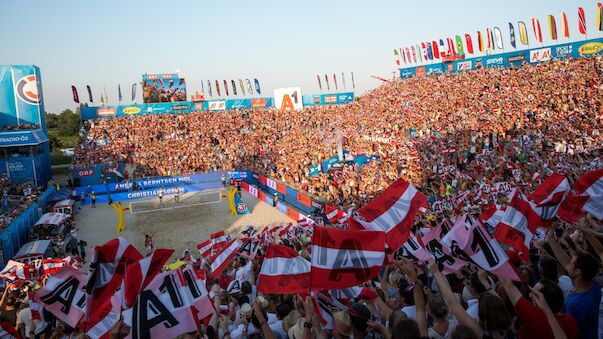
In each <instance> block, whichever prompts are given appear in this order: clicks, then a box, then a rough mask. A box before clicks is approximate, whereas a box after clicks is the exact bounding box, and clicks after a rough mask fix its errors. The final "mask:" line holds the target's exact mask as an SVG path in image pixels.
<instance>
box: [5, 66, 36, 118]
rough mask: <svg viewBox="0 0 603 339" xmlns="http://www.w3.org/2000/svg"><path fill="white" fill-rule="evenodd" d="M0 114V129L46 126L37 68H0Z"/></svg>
mask: <svg viewBox="0 0 603 339" xmlns="http://www.w3.org/2000/svg"><path fill="white" fill-rule="evenodd" d="M0 112H2V113H3V114H2V116H1V117H0V127H2V126H6V125H16V124H23V123H28V124H36V125H40V126H45V125H46V121H45V118H44V102H43V100H42V86H41V79H40V69H39V68H38V67H36V66H33V65H24V66H0ZM43 128H44V127H43Z"/></svg>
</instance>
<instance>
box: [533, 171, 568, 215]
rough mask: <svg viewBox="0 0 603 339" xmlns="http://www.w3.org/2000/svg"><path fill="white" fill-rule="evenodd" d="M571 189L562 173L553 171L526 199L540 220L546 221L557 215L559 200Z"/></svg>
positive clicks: (563, 198)
mask: <svg viewBox="0 0 603 339" xmlns="http://www.w3.org/2000/svg"><path fill="white" fill-rule="evenodd" d="M571 189H572V187H571V186H570V183H569V180H567V178H566V177H565V176H564V175H561V174H558V173H554V174H553V175H551V176H550V177H548V178H547V179H546V180H545V181H544V182H543V183H542V184H540V185H539V186H538V187H537V188H536V190H534V192H532V194H530V195H529V196H528V200H529V201H530V203H531V205H532V206H533V209H534V211H535V212H536V213H537V214H538V215H540V217H541V218H542V220H544V221H548V220H551V219H553V218H554V217H555V216H556V215H557V210H558V209H559V206H560V205H561V202H563V200H565V198H566V197H567V195H568V194H569V192H570V190H571Z"/></svg>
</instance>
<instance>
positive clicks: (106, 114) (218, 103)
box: [80, 98, 273, 120]
mask: <svg viewBox="0 0 603 339" xmlns="http://www.w3.org/2000/svg"><path fill="white" fill-rule="evenodd" d="M272 103H273V101H272V98H257V99H229V100H211V101H201V102H192V101H182V102H161V103H149V104H142V105H120V106H103V107H82V108H81V109H80V112H81V113H80V115H81V117H82V119H84V120H91V119H97V118H115V117H125V116H137V115H146V114H178V113H193V112H199V111H218V110H233V109H251V108H268V107H272V106H273V104H272Z"/></svg>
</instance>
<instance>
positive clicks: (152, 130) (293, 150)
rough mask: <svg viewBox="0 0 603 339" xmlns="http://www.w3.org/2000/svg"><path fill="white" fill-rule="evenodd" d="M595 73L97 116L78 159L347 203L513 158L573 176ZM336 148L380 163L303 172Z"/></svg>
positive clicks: (558, 67)
mask: <svg viewBox="0 0 603 339" xmlns="http://www.w3.org/2000/svg"><path fill="white" fill-rule="evenodd" d="M602 70H603V63H602V61H601V57H596V58H582V59H578V60H567V61H552V62H548V63H543V64H538V65H524V66H522V67H520V68H516V69H498V68H484V69H479V70H474V71H470V72H463V73H457V74H451V75H439V76H422V77H416V78H413V79H406V80H396V81H391V82H388V83H385V84H383V85H382V86H380V87H378V88H377V89H375V90H372V91H370V92H368V93H366V94H364V95H363V96H362V97H360V98H358V99H357V100H356V101H355V102H354V103H351V104H348V105H345V106H329V107H309V108H304V109H303V110H299V111H290V112H281V111H278V110H276V109H254V110H251V111H244V112H241V111H222V112H199V113H193V114H178V115H176V114H167V115H144V116H137V117H136V116H135V117H124V118H115V119H99V120H96V121H90V122H87V123H86V130H87V133H86V134H85V135H84V137H83V139H82V140H81V143H80V145H79V146H78V147H76V149H75V164H76V165H78V166H79V165H82V166H83V165H92V164H97V163H103V162H131V163H132V164H134V165H135V166H136V172H135V173H134V175H135V176H136V177H147V176H161V175H177V174H183V173H191V172H202V171H210V170H217V169H227V170H228V169H235V168H251V169H254V170H256V171H259V172H260V173H262V174H265V175H267V176H269V177H272V178H275V179H279V180H282V181H284V182H285V183H287V184H290V185H292V186H295V187H297V188H301V189H303V190H305V191H308V192H309V193H311V194H314V195H316V196H319V197H321V198H323V199H324V200H326V201H328V202H334V203H337V204H338V205H340V206H342V207H344V208H348V207H351V206H354V205H355V206H361V205H362V204H364V203H365V202H366V201H368V200H370V199H371V197H373V196H374V195H375V193H377V192H379V191H380V190H382V189H384V188H385V187H387V186H388V184H389V183H391V182H393V181H394V180H396V179H397V178H399V177H403V178H405V179H407V180H409V181H411V182H412V183H414V184H415V185H417V186H418V187H421V188H425V190H426V191H427V192H431V191H433V192H435V193H439V191H440V185H446V184H452V183H454V184H455V185H454V186H455V187H454V188H455V190H458V189H460V187H463V189H467V188H471V187H472V184H475V183H478V184H479V183H481V180H482V179H487V180H494V179H495V178H496V177H498V178H496V179H504V178H503V177H505V176H507V177H508V176H509V174H510V173H511V171H510V167H511V166H513V169H518V170H519V171H520V173H519V178H521V179H520V181H521V182H522V183H523V184H525V185H527V186H530V185H531V184H532V181H530V180H527V179H528V178H531V176H532V174H534V173H535V172H537V173H539V174H540V175H542V176H544V175H546V174H549V173H551V172H552V171H557V170H561V171H562V172H566V173H567V174H569V175H571V176H576V175H579V174H581V170H584V168H580V167H585V166H590V165H591V162H592V161H593V160H595V161H598V160H597V159H599V156H600V152H601V151H600V149H601V148H600V146H601V140H602V139H601V135H600V131H601V127H602V119H601V117H602V114H603V111H602V107H603V106H602V105H601V91H602V87H601V71H602ZM411 129H412V130H413V133H412V135H411V133H409V131H410V130H411ZM410 136H412V138H411V137H410ZM338 144H341V147H342V148H343V149H345V150H349V151H350V152H351V154H352V155H358V154H367V155H377V156H379V161H376V162H373V163H371V164H370V165H368V166H364V167H362V168H360V169H358V168H352V167H349V168H346V169H345V170H344V171H343V172H341V173H335V174H332V173H329V174H321V175H318V176H315V177H310V176H309V168H310V167H311V166H313V165H316V164H319V163H320V162H322V161H325V160H326V159H328V158H330V157H332V156H333V155H336V154H337V146H338ZM473 160H478V161H473ZM595 165H596V164H595ZM467 176H468V177H467ZM469 177H470V178H469ZM440 179H444V180H440Z"/></svg>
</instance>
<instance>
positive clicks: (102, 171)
mask: <svg viewBox="0 0 603 339" xmlns="http://www.w3.org/2000/svg"><path fill="white" fill-rule="evenodd" d="M116 172H117V173H119V174H121V175H123V165H121V164H119V165H113V164H107V165H96V166H89V167H78V168H74V169H73V170H72V171H71V174H72V176H73V179H74V180H75V181H77V180H79V182H80V183H79V184H80V185H81V186H88V185H98V186H101V185H99V184H101V183H102V180H104V179H106V181H107V182H115V181H117V178H118V177H119V176H118V174H117V173H116ZM102 186H104V185H102ZM95 187H96V186H95ZM95 192H96V190H95ZM78 194H79V192H78Z"/></svg>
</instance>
